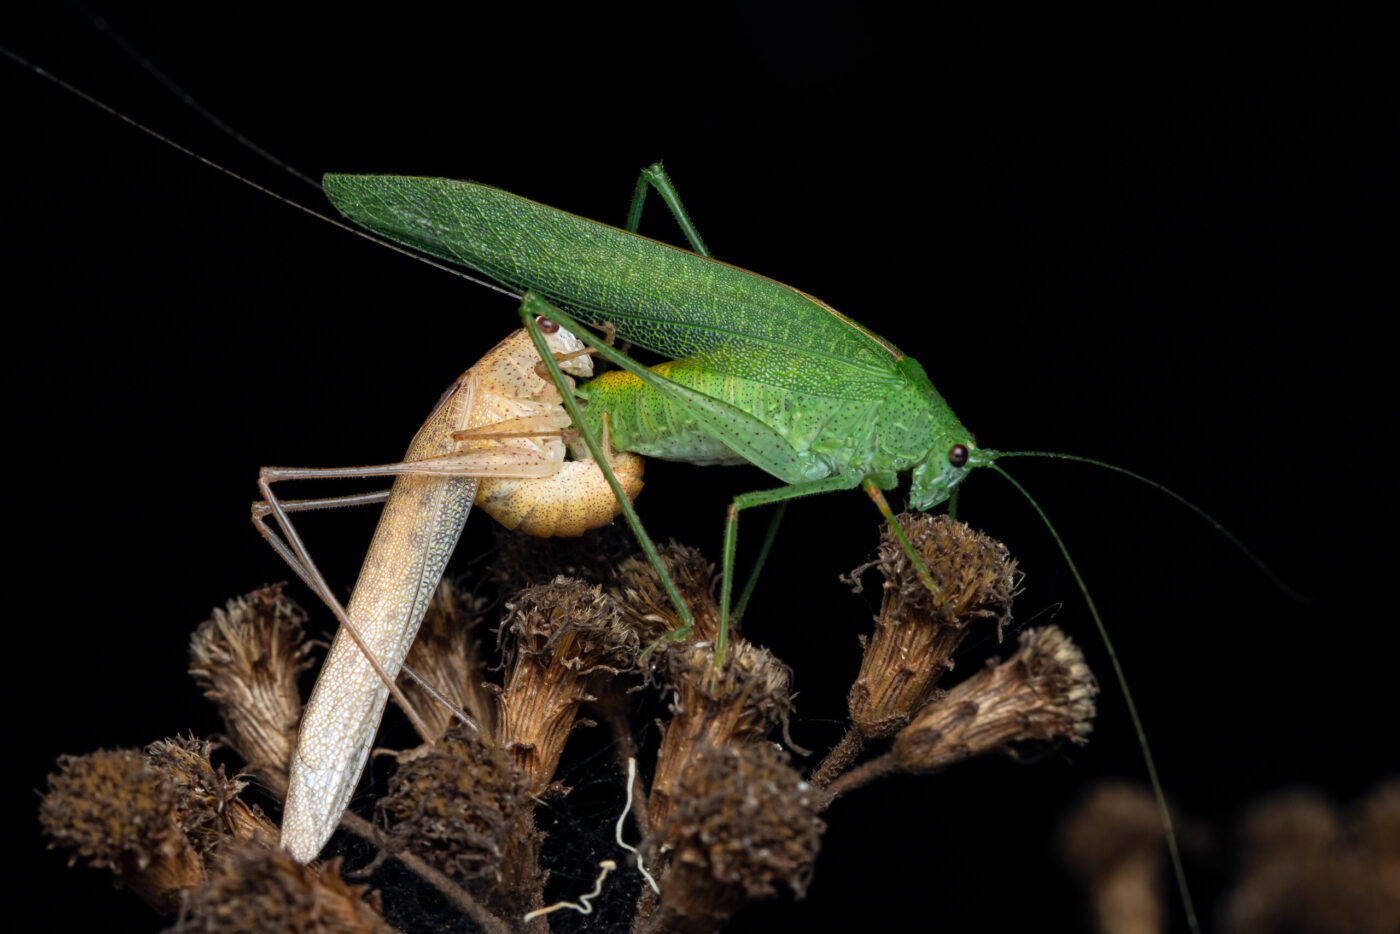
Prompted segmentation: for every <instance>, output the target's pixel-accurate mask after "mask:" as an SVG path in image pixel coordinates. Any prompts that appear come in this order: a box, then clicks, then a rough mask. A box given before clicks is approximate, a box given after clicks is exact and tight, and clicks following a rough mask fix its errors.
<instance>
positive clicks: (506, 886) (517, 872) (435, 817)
mask: <svg viewBox="0 0 1400 934" xmlns="http://www.w3.org/2000/svg"><path fill="white" fill-rule="evenodd" d="M532 806H533V801H532V799H531V797H530V778H529V776H528V775H526V774H525V773H524V772H523V771H521V770H520V769H519V768H517V767H516V766H515V765H514V763H512V762H511V760H510V758H509V757H508V756H507V755H506V754H505V753H504V752H503V751H501V750H500V749H498V748H496V747H494V746H492V745H490V744H488V743H485V742H483V741H482V740H481V739H479V738H478V737H477V736H476V735H475V734H474V733H472V732H471V731H470V730H468V729H466V728H465V727H462V726H454V727H452V728H451V729H449V730H448V731H447V734H446V735H445V736H444V737H443V739H442V740H441V741H439V742H438V743H437V744H436V745H434V746H432V747H431V748H421V749H419V750H417V751H416V752H415V753H414V754H413V755H412V757H411V758H401V759H400V762H399V767H398V770H397V771H396V772H395V773H394V775H393V777H392V778H390V779H389V793H388V794H387V795H385V796H384V797H383V798H381V799H380V800H379V801H378V802H377V803H376V804H375V809H376V811H377V812H378V813H379V815H380V816H381V818H383V819H384V820H386V821H387V823H388V825H389V841H390V848H391V849H393V850H404V849H406V850H409V851H411V852H413V853H416V854H418V855H419V856H421V857H422V858H423V859H425V860H426V861H427V862H429V863H430V864H432V865H433V866H435V867H437V868H438V869H440V870H442V871H443V872H444V873H446V874H447V875H448V876H450V877H452V878H453V879H455V880H457V881H458V882H462V883H465V884H467V885H468V886H470V887H471V888H472V889H473V891H477V892H481V893H484V895H485V897H486V898H487V899H488V900H489V901H491V902H492V903H493V904H496V905H498V906H500V905H504V906H505V907H506V908H507V909H510V910H516V909H518V907H519V906H521V905H526V906H532V905H533V904H534V902H535V901H536V900H537V895H536V894H535V893H538V891H539V888H540V880H539V876H538V869H537V854H538V851H539V844H540V841H541V840H542V839H543V835H542V834H540V833H539V832H538V831H536V830H535V826H534V820H533V817H532V816H531V808H532Z"/></svg>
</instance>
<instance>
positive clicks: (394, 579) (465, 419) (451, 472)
mask: <svg viewBox="0 0 1400 934" xmlns="http://www.w3.org/2000/svg"><path fill="white" fill-rule="evenodd" d="M541 330H542V331H543V332H545V339H546V341H547V342H548V345H549V348H550V349H551V350H552V351H553V352H554V354H555V356H556V359H557V360H558V361H559V364H560V366H561V367H562V368H563V369H564V370H565V371H566V372H567V373H568V374H570V375H571V376H577V377H584V378H586V377H588V376H591V375H592V372H593V368H592V360H591V359H590V357H589V352H588V351H587V349H586V348H584V346H583V344H582V343H581V342H580V341H579V340H578V339H577V338H576V337H574V335H573V334H571V333H570V332H569V331H567V330H565V329H564V328H561V327H557V326H556V325H553V324H552V323H551V322H541ZM539 364H540V358H539V355H538V353H537V352H536V350H535V347H534V345H533V344H532V343H531V340H530V337H529V335H528V333H527V332H526V331H524V330H519V331H516V332H514V333H513V334H511V335H510V336H509V337H508V338H506V339H505V340H504V341H502V342H501V343H500V344H498V345H497V346H496V347H495V348H493V349H492V350H491V351H489V352H488V353H487V354H486V355H485V356H484V357H482V358H481V360H480V361H479V362H478V363H477V364H476V365H475V366H473V367H472V368H471V369H469V370H467V371H466V372H465V373H463V374H462V376H461V377H460V378H459V379H458V380H457V381H456V382H455V383H453V384H452V386H451V387H449V388H448V390H447V391H446V392H445V393H444V394H443V396H442V398H441V399H440V400H439V401H438V404H437V406H436V407H435V408H434V409H433V411H432V413H431V414H430V415H429V416H428V419H427V421H426V422H424V424H423V427H422V428H421V429H419V431H418V434H417V435H415V436H414V438H413V441H412V443H411V444H410V445H409V449H408V453H407V454H406V455H405V456H404V459H403V461H401V462H400V463H397V464H385V465H380V466H374V467H345V468H330V469H316V468H275V467H269V468H264V469H263V471H262V472H261V474H260V477H259V487H260V489H261V490H262V492H263V495H264V497H265V501H264V502H260V503H256V504H254V506H253V519H254V522H255V524H256V525H257V526H258V529H259V531H260V532H262V533H263V535H264V537H266V538H267V540H268V541H269V542H270V543H271V544H272V546H273V547H274V548H275V549H277V551H278V553H279V554H281V555H282V557H283V558H285V559H286V560H287V562H288V563H289V564H291V566H292V568H293V569H294V570H295V571H296V572H297V574H298V575H299V576H300V577H301V578H302V579H303V580H304V581H305V582H306V583H307V584H308V586H310V587H311V588H312V590H313V591H315V592H316V593H317V595H318V596H320V597H321V599H322V600H324V601H325V602H326V604H327V605H328V606H329V607H330V608H331V610H332V611H333V612H334V613H335V614H336V617H337V618H338V619H339V620H340V623H341V626H340V630H339V632H338V633H337V635H336V637H335V641H334V643H333V644H332V645H331V649H330V652H329V654H328V655H327V656H326V661H325V664H324V665H323V666H322V668H321V672H320V674H319V675H318V677H317V679H316V686H315V688H314V689H313V691H312V693H311V699H310V701H309V702H308V703H307V706H306V710H305V712H304V713H303V715H302V720H301V728H300V731H299V733H298V736H297V743H296V750H295V753H294V755H293V757H292V763H291V771H290V777H289V787H288V790H287V797H286V802H285V807H284V811H283V818H282V841H281V842H282V846H283V847H285V848H286V849H287V850H288V851H289V852H290V853H291V854H292V855H293V856H294V857H295V858H296V859H298V860H300V861H302V862H307V861H309V860H312V859H314V858H315V857H316V855H317V854H318V853H319V852H320V851H321V848H322V846H324V845H325V843H326V841H327V840H328V839H329V838H330V836H331V834H332V833H333V832H334V830H335V827H336V825H337V824H338V823H339V821H340V816H341V814H342V813H343V812H344V810H345V807H346V805H347V804H348V803H349V800H350V796H351V794H352V793H353V792H354V790H355V786H356V785H357V784H358V783H359V779H360V773H361V772H362V771H363V769H364V766H365V762H366V759H367V757H368V756H369V750H370V746H371V744H372V742H373V740H374V734H375V731H376V729H377V727H378V725H379V720H380V718H381V716H382V715H383V712H384V705H385V704H386V703H387V701H388V698H389V695H390V693H391V692H392V693H393V694H394V695H395V698H396V699H398V700H399V701H400V703H401V704H402V705H403V706H404V707H405V710H406V711H407V712H408V714H409V716H410V717H411V718H413V719H414V721H415V724H416V725H418V726H419V727H420V732H421V723H419V720H418V718H417V715H416V713H415V712H414V711H413V709H412V706H411V705H409V704H407V703H406V702H405V701H404V700H403V698H402V696H401V694H400V692H399V690H398V688H397V687H394V686H393V681H394V678H395V677H396V676H397V675H398V673H399V671H400V668H401V666H402V665H403V660H404V658H405V656H406V655H407V654H408V649H409V647H410V646H411V645H412V644H413V639H414V637H415V636H416V634H417V632H418V627H419V625H420V623H421V622H422V620H423V615H424V613H425V612H426V610H427V606H428V602H429V600H430V599H431V598H432V596H433V593H434V592H435V591H436V589H437V586H438V582H439V581H440V579H441V578H442V573H443V568H444V567H445V565H446V564H447V560H448V558H449V557H450V556H451V554H452V550H453V548H454V547H455V546H456V544H457V539H458V537H459V536H460V535H461V532H462V528H463V526H464V525H465V524H466V519H467V515H468V513H469V512H470V511H471V507H472V505H473V503H477V504H480V505H481V507H482V509H484V510H485V511H487V512H488V513H490V514H491V515H492V516H494V517H495V518H496V519H497V520H498V521H500V522H501V523H502V524H503V525H505V526H507V527H508V528H512V529H519V530H521V531H524V532H528V533H530V534H533V535H542V536H549V535H579V534H581V533H582V532H584V531H585V530H587V529H590V528H595V527H597V526H600V525H604V524H606V523H607V522H609V521H611V519H612V518H613V517H614V516H615V515H617V513H618V510H619V506H618V502H617V499H616V497H615V496H614V494H613V491H612V490H611V488H610V487H609V486H608V483H607V481H606V479H605V478H604V476H603V474H602V472H601V471H600V470H599V469H598V465H597V463H596V462H594V461H592V460H587V459H579V460H572V461H566V460H565V459H564V454H565V438H564V433H563V431H564V429H566V428H568V427H569V416H568V414H567V413H566V412H565V411H564V409H563V408H562V407H561V404H560V403H561V398H560V395H559V392H558V391H557V390H556V389H555V387H554V385H553V384H552V383H551V382H550V381H549V379H548V378H546V377H543V376H541V375H540V374H539V372H538V371H537V367H538V366H539ZM579 456H580V457H581V458H586V454H580V455H579ZM609 460H610V462H611V466H612V469H613V471H614V473H615V474H616V475H617V477H618V478H619V479H620V480H621V481H622V485H623V488H624V490H625V491H626V493H627V495H628V498H629V499H631V498H633V497H635V496H636V495H637V493H638V492H639V491H640V490H641V486H642V482H641V474H642V459H641V458H640V457H637V456H636V455H633V454H627V453H617V454H615V455H611V456H610V457H609ZM387 475H393V476H395V477H396V479H395V480H394V485H393V488H392V489H391V490H389V491H387V492H380V493H371V494H365V495H359V496H346V497H338V498H335V499H329V500H309V501H282V500H279V499H278V498H277V497H276V496H275V495H274V494H273V493H272V490H271V484H273V483H275V482H277V481H280V480H292V479H310V478H331V477H336V478H339V477H373V476H387ZM376 501H383V502H384V512H383V514H382V516H381V517H380V520H379V526H378V528H377V529H376V531H375V534H374V539H373V541H372V542H371V544H370V547H369V551H368V552H367V553H366V555H365V562H364V566H363V568H362V569H361V571H360V576H359V580H358V581H357V582H356V584H355V590H354V593H353V595H352V596H351V598H350V603H349V606H348V608H342V607H341V605H340V603H339V601H338V600H337V599H336V598H335V596H334V594H333V593H332V591H331V590H330V588H329V587H328V586H327V585H326V583H325V580H324V578H323V577H322V576H321V573H320V571H319V570H317V568H316V565H315V563H314V562H313V561H312V560H311V558H310V556H309V555H308V554H307V551H306V548H305V546H304V545H303V544H302V542H301V540H300V537H299V536H298V534H297V532H296V530H295V528H294V527H293V526H292V524H291V522H290V520H289V518H288V517H287V513H288V512H291V511H297V510H307V509H318V508H325V507H330V506H343V505H358V504H363V503H369V502H376ZM268 515H272V516H273V517H274V518H275V519H276V520H277V523H278V525H279V526H280V527H281V529H282V532H283V534H284V535H285V537H286V538H285V541H284V540H282V539H281V538H279V537H278V536H277V535H276V534H275V532H274V531H273V530H272V529H271V528H270V527H268V526H267V524H266V522H265V520H266V518H267V516H268Z"/></svg>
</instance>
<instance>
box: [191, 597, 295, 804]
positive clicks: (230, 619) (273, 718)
mask: <svg viewBox="0 0 1400 934" xmlns="http://www.w3.org/2000/svg"><path fill="white" fill-rule="evenodd" d="M305 621H306V613H305V612H304V611H303V610H302V609H301V608H300V607H299V606H297V605H296V604H295V603H293V602H292V600H291V599H290V598H289V597H286V596H284V595H283V593H282V585H281V584H274V585H272V586H270V587H263V588H261V589H259V590H254V591H253V592H252V593H250V594H248V595H246V596H243V597H236V598H234V599H232V600H230V601H228V607H227V609H225V610H219V609H215V610H214V615H213V617H212V618H211V619H208V620H206V621H205V622H203V623H201V624H200V625H199V628H198V629H196V630H195V632H194V635H193V636H191V637H190V674H192V675H194V678H195V681H196V682H197V683H198V684H199V686H200V687H202V688H204V695H205V696H206V697H208V698H209V699H210V700H212V701H214V703H215V704H216V705H218V708H219V715H220V716H221V717H223V720H224V726H225V728H226V729H227V730H228V733H227V735H226V736H225V737H223V739H224V741H225V742H227V743H228V745H229V746H231V747H232V748H233V750H234V751H235V752H237V753H238V755H239V756H240V757H242V759H243V762H244V763H245V766H244V768H245V771H247V772H248V773H249V774H251V775H252V776H253V777H254V778H255V779H256V780H257V781H258V782H260V783H261V784H262V785H263V786H264V787H266V788H267V789H268V790H269V791H271V792H272V793H273V794H274V795H276V796H277V797H279V798H280V797H282V795H283V794H285V793H286V789H287V769H288V767H289V766H290V764H291V761H292V749H293V748H294V747H295V745H296V732H297V724H298V722H299V721H300V720H301V692H300V691H298V690H297V676H298V675H299V674H300V673H301V672H302V671H304V670H305V669H306V668H307V667H309V666H310V665H311V660H310V659H309V658H308V657H307V656H308V654H309V653H310V648H309V647H308V646H307V645H305V644H304V643H303V642H302V625H303V623H305Z"/></svg>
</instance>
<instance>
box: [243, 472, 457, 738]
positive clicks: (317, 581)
mask: <svg viewBox="0 0 1400 934" xmlns="http://www.w3.org/2000/svg"><path fill="white" fill-rule="evenodd" d="M279 479H285V478H283V477H280V476H278V469H277V468H274V467H264V468H263V469H262V470H260V471H258V489H259V490H261V491H262V495H263V501H264V502H265V503H266V504H267V506H268V508H269V509H271V511H272V515H273V518H274V519H276V520H277V525H278V526H279V527H280V528H281V529H282V535H283V537H284V539H285V541H284V542H275V541H274V540H275V536H274V535H272V534H271V533H272V530H271V529H269V528H267V527H266V525H264V524H263V523H262V521H261V520H260V519H259V517H257V516H256V515H255V516H254V518H253V522H254V524H255V525H257V526H258V530H259V532H261V533H263V537H264V538H266V539H267V541H268V543H269V544H271V545H272V547H273V549H274V550H275V551H277V553H278V554H279V555H281V556H282V557H283V559H288V557H289V556H288V554H287V552H290V553H291V557H292V558H294V559H295V560H288V564H290V565H291V566H292V569H293V570H295V571H297V573H298V575H300V576H301V578H302V580H304V581H306V583H307V586H309V587H310V588H311V592H312V593H314V594H316V595H317V596H318V597H320V598H321V601H322V602H323V603H325V604H326V606H328V607H330V610H331V613H332V614H333V615H334V616H335V618H336V620H337V622H339V623H340V625H341V626H344V627H345V631H346V632H348V633H349V634H350V638H351V639H353V640H354V641H355V645H357V646H359V649H360V652H361V653H362V654H363V655H364V657H365V660H366V661H368V662H369V664H370V667H371V668H373V669H374V673H375V674H376V675H378V676H379V680H381V681H383V682H384V684H385V686H386V687H388V689H389V693H390V694H392V695H393V697H394V701H395V702H396V703H397V704H398V705H399V706H400V707H401V708H402V709H403V712H404V713H405V714H407V715H408V719H409V720H411V721H412V722H413V728H414V729H415V730H417V731H418V735H419V736H421V737H422V738H423V741H424V742H426V743H428V744H429V745H431V744H432V741H433V740H432V731H430V730H429V729H428V725H427V723H425V722H424V720H423V717H422V715H421V714H419V713H418V710H417V708H415V707H414V706H413V704H412V702H410V701H409V699H408V698H407V697H406V696H405V695H404V693H403V691H402V690H401V689H400V688H399V686H398V683H397V682H396V681H395V679H394V678H393V677H392V676H390V674H389V673H388V672H387V671H385V670H384V666H383V665H382V664H380V662H379V659H378V658H376V657H375V655H374V652H373V651H372V650H371V649H370V647H369V645H368V643H367V642H366V641H365V639H364V637H363V636H362V635H360V631H359V630H358V629H356V628H355V624H354V623H352V622H351V621H350V614H349V613H347V612H345V607H343V606H342V605H341V603H340V600H339V599H338V598H337V597H336V595H335V594H334V593H332V592H331V588H330V585H328V584H327V583H326V579H325V578H324V577H323V576H322V575H321V571H320V569H319V568H318V567H316V562H315V561H313V560H311V554H310V552H308V551H307V550H306V546H305V545H304V544H303V543H302V540H301V536H300V535H298V534H297V530H296V527H295V526H294V525H293V524H292V520H291V517H290V516H288V515H287V512H286V510H285V509H284V508H283V506H282V503H281V501H279V500H278V498H277V494H276V493H273V492H272V484H273V483H275V482H277V480H279ZM279 545H281V547H278V546H279Z"/></svg>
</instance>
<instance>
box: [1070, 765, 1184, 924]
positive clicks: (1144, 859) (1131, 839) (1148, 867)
mask: <svg viewBox="0 0 1400 934" xmlns="http://www.w3.org/2000/svg"><path fill="white" fill-rule="evenodd" d="M1165 839H1166V831H1165V829H1164V828H1163V826H1162V816H1161V814H1160V813H1159V812H1158V810H1157V803H1156V801H1155V800H1153V798H1152V795H1151V793H1150V792H1148V791H1147V790H1145V789H1143V788H1139V787H1138V786H1136V785H1128V784H1123V783H1113V782H1105V783H1103V784H1100V785H1098V786H1097V787H1095V788H1094V789H1093V791H1092V792H1091V793H1090V794H1089V796H1088V797H1087V798H1085V799H1084V801H1082V802H1081V803H1080V804H1079V806H1078V807H1077V808H1075V810H1074V813H1073V814H1072V815H1071V816H1070V817H1069V819H1068V820H1066V821H1065V823H1064V825H1063V827H1061V851H1062V852H1063V853H1064V858H1065V862H1066V863H1067V864H1068V865H1069V867H1070V869H1071V870H1072V871H1073V872H1074V873H1075V874H1076V875H1078V876H1079V877H1080V878H1081V879H1082V880H1083V881H1084V884H1085V886H1086V888H1087V889H1088V891H1089V898H1090V902H1091V903H1092V904H1093V906H1094V916H1095V919H1096V921H1097V929H1098V930H1099V931H1103V932H1105V934H1155V932H1157V931H1160V930H1162V893H1161V875H1162V873H1161V870H1162V851H1163V850H1162V845H1163V842H1164V841H1165Z"/></svg>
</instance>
